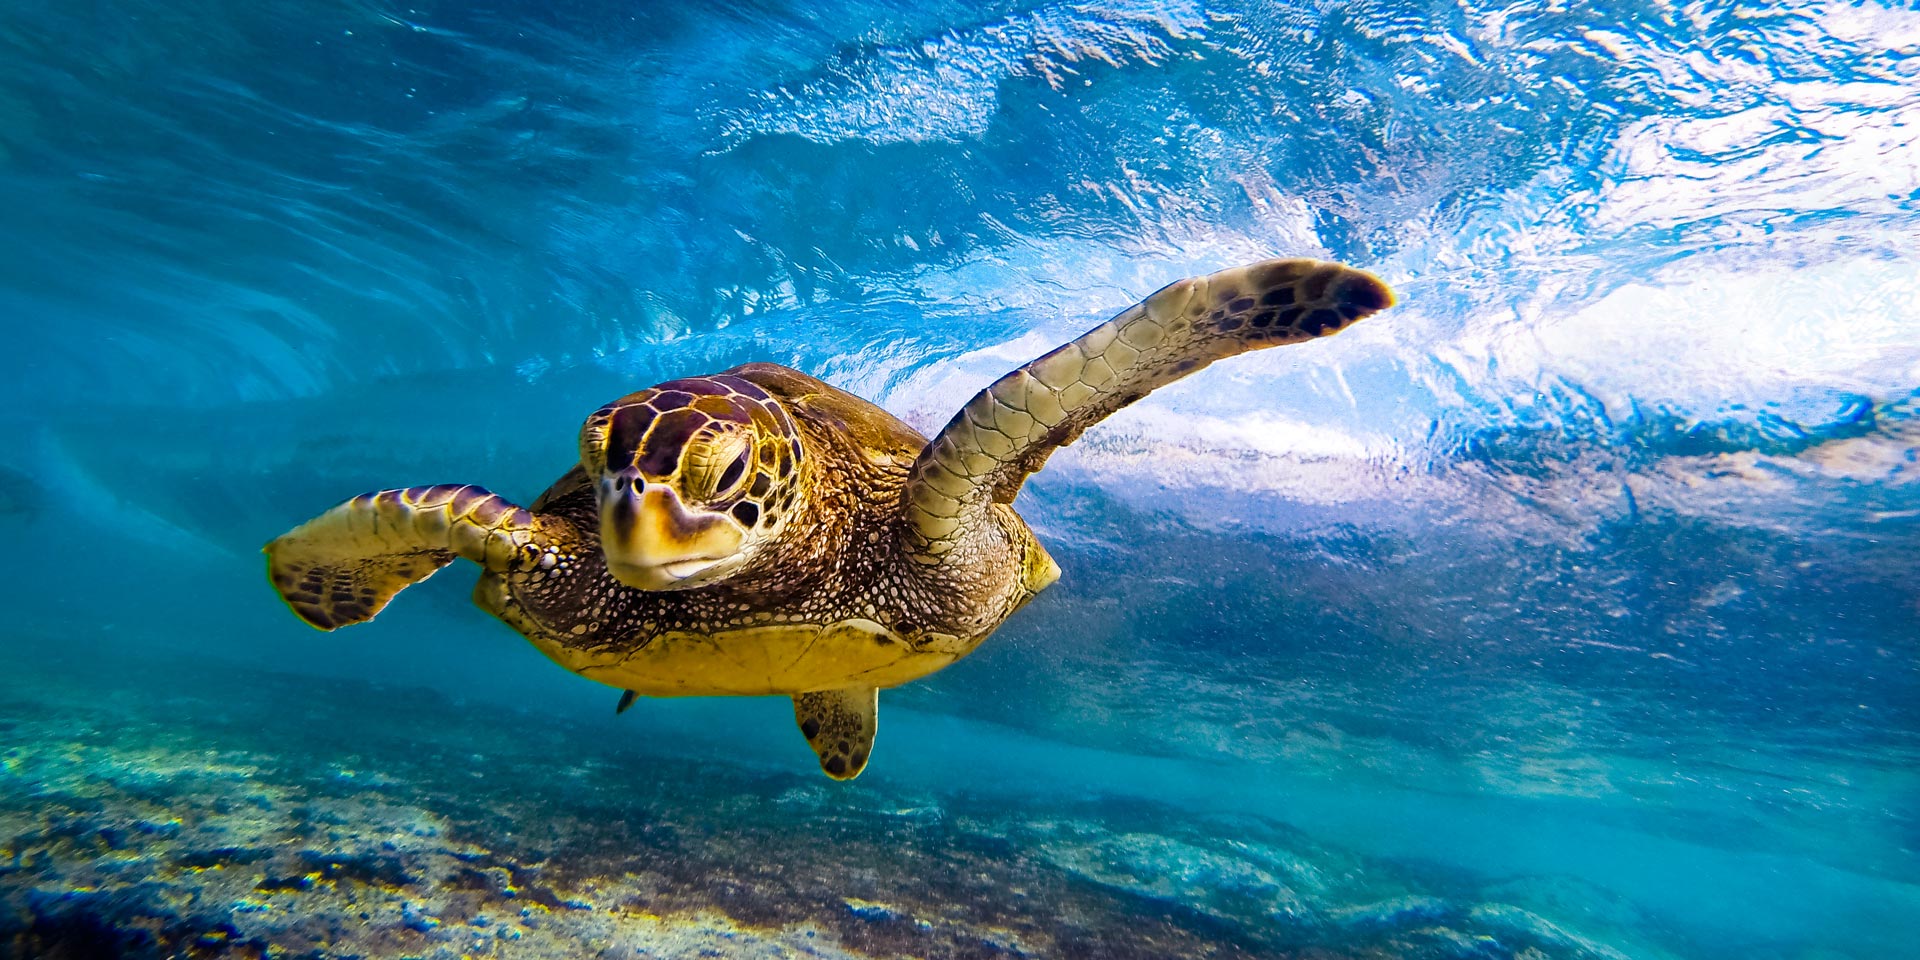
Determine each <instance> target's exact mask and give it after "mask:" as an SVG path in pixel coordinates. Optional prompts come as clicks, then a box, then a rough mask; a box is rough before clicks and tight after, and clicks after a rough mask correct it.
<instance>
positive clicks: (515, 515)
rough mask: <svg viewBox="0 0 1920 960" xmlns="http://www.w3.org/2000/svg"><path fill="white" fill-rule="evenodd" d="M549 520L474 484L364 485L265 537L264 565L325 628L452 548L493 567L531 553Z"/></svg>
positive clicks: (423, 574) (407, 581)
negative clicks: (375, 488)
mask: <svg viewBox="0 0 1920 960" xmlns="http://www.w3.org/2000/svg"><path fill="white" fill-rule="evenodd" d="M556 522H563V521H557V520H555V519H554V518H549V517H544V516H540V515H537V514H534V513H531V512H529V511H527V510H526V509H525V508H523V507H519V506H515V505H514V504H512V503H509V502H508V501H506V500H504V499H502V498H500V497H498V496H495V495H493V494H492V493H489V492H487V491H486V490H484V489H482V488H480V487H475V486H462V485H459V484H442V485H439V486H431V487H407V488H405V489H401V490H381V491H379V492H376V493H364V494H361V495H360V496H357V497H354V498H353V499H351V500H348V501H347V502H345V503H342V504H340V505H339V506H337V507H334V508H333V509H331V510H328V511H327V512H326V513H323V514H321V515H319V516H318V517H315V518H313V519H312V520H309V521H307V522H306V523H303V524H301V525H300V526H298V527H295V528H293V529H292V530H289V531H287V532H286V533H284V534H281V535H280V536H279V537H278V538H276V539H275V540H274V541H273V542H272V543H269V544H267V546H266V551H265V552H266V554H267V575H268V577H269V578H270V579H271V580H272V581H273V587H274V589H275V590H278V591H279V592H280V596H281V598H282V599H284V600H285V601H286V602H287V606H289V607H292V608H293V612H294V613H296V614H298V615H299V616H300V619H302V620H305V621H306V622H308V623H310V624H312V625H313V626H315V627H318V628H320V629H321V630H333V629H335V628H338V627H344V626H347V625H349V624H354V623H360V622H362V621H365V620H371V619H373V616H374V614H376V613H379V612H380V610H381V609H382V608H383V607H385V606H386V605H387V601H389V600H391V599H393V595H394V594H396V593H399V592H400V591H401V590H404V589H406V588H407V587H408V586H409V585H412V584H415V583H418V582H420V581H422V580H425V579H426V578H428V577H430V576H433V574H434V572H435V571H437V570H439V569H440V568H441V567H444V566H446V565H447V564H449V563H452V562H453V561H454V558H456V557H464V558H466V559H468V560H472V561H474V562H475V563H478V564H480V565H481V566H484V567H486V568H487V569H489V570H494V571H498V572H505V571H507V570H508V569H510V568H511V567H512V566H513V565H514V564H516V563H526V562H536V561H537V559H538V557H539V555H540V554H541V552H542V551H543V549H544V546H545V544H546V542H547V541H548V540H549V539H550V537H549V536H548V531H547V529H546V528H547V527H548V526H549V525H550V524H552V523H556Z"/></svg>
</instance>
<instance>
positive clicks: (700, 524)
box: [580, 374, 803, 590]
mask: <svg viewBox="0 0 1920 960" xmlns="http://www.w3.org/2000/svg"><path fill="white" fill-rule="evenodd" d="M802 457H803V452H802V450H801V443H800V434H799V431H798V430H796V429H794V425H793V420H792V419H791V418H789V417H788V416H787V412H786V410H784V409H783V408H782V407H781V406H780V403H779V401H777V400H775V399H773V397H771V396H769V395H768V394H767V392H766V391H764V390H762V389H760V388H759V387H757V386H755V385H754V384H753V383H751V382H749V381H747V380H744V379H741V378H739V377H734V376H728V375H725V374H720V375H716V376H711V377H694V378H691V379H686V380H669V381H667V382H666V383H663V384H660V385H659V386H656V387H651V388H649V389H646V390H642V391H640V392H638V393H632V394H628V395H627V396H624V397H621V398H620V399H618V400H615V401H614V402H612V403H609V404H607V405H606V406H604V407H601V408H600V409H599V410H597V411H594V413H593V415H592V416H590V417H588V418H587V422H586V424H585V425H583V426H582V427H581V428H580V463H581V465H582V466H583V467H584V468H585V469H586V471H587V475H588V476H589V477H591V478H592V479H593V480H594V481H595V486H594V497H595V499H596V501H597V502H598V504H599V507H600V549H601V551H602V552H603V553H605V555H606V560H607V570H608V572H610V573H612V574H613V576H614V578H615V579H617V580H619V581H620V582H621V583H624V584H626V585H627V586H630V587H637V588H639V589H641V590H687V589H691V588H693V587H701V586H706V585H708V584H711V583H715V582H718V581H720V580H724V579H726V578H727V577H730V576H733V575H735V574H738V573H740V572H742V571H743V570H749V569H751V568H752V567H753V565H754V562H755V560H756V559H757V558H759V557H762V556H765V555H767V550H766V548H767V546H768V545H769V544H771V543H773V542H774V541H775V540H776V539H777V538H778V537H779V535H780V533H781V531H782V530H783V529H784V528H785V526H786V523H787V521H788V520H790V519H791V518H792V516H793V514H794V513H795V512H796V509H797V507H798V506H799V504H800V501H801V482H800V478H801V476H802V473H803V470H802V463H801V461H802Z"/></svg>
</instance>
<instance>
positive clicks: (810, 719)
mask: <svg viewBox="0 0 1920 960" xmlns="http://www.w3.org/2000/svg"><path fill="white" fill-rule="evenodd" d="M793 719H794V722H796V723H798V724H799V725H800V735H801V736H803V737H806V738H807V745H808V746H810V747H812V748H813V752H814V753H815V754H818V755H819V757H820V769H821V770H822V771H823V772H825V773H826V775H827V776H829V777H832V778H833V779H835V780H852V779H853V778H854V777H857V776H859V775H860V771H862V770H865V769H866V768H867V757H868V756H869V755H871V754H872V753H873V737H874V734H875V733H877V732H878V731H879V729H880V691H879V690H876V689H874V688H873V687H856V688H849V689H841V690H822V691H820V692H817V693H803V694H800V695H799V696H796V697H794V698H793Z"/></svg>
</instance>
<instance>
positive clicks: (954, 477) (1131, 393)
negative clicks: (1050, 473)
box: [903, 260, 1393, 565]
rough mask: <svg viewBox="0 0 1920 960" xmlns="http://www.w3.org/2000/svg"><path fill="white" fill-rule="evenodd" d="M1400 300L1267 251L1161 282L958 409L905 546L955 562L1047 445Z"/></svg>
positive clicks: (928, 454)
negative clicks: (1172, 388) (1245, 358)
mask: <svg viewBox="0 0 1920 960" xmlns="http://www.w3.org/2000/svg"><path fill="white" fill-rule="evenodd" d="M1392 305H1393V293H1392V291H1391V290H1389V289H1388V288H1387V285H1386V284H1384V283H1382V282H1380V280H1379V279H1378V278H1376V277H1374V276H1372V275H1371V274H1368V273H1364V272H1362V271H1359V270H1355V269H1353V268H1351V267H1347V266H1342V265H1340V264H1337V263H1323V262H1320V261H1317V260H1268V261H1265V262H1262V263H1256V264H1251V265H1249V266H1245V267H1236V268H1233V269H1230V270H1222V271H1220V272H1219V273H1214V274H1210V275H1208V276H1204V277H1194V278H1190V279H1186V280H1181V281H1178V282H1176V283H1173V284H1170V285H1168V286H1166V287H1164V288H1162V289H1161V290H1160V291H1158V292H1156V293H1155V294H1153V295H1152V296H1150V297H1148V298H1147V299H1146V300H1144V301H1142V302H1141V303H1139V304H1136V305H1134V306H1132V307H1129V308H1128V309H1126V310H1125V311H1122V312H1121V313H1120V315H1119V316H1116V317H1114V318H1113V319H1112V320H1109V321H1107V322H1106V323H1103V324H1101V325H1100V326H1098V327H1095V328H1093V329H1092V330H1089V331H1087V333H1086V334H1084V335H1082V336H1081V337H1080V338H1079V339H1077V340H1074V341H1073V342H1071V343H1068V344H1065V345H1063V346H1061V347H1058V348H1056V349H1055V350H1053V351H1051V352H1049V353H1048V354H1046V355H1045V356H1043V357H1041V358H1039V359H1037V360H1035V361H1033V362H1032V363H1029V364H1027V365H1026V366H1023V367H1021V368H1020V369H1018V370H1015V371H1013V372H1012V373H1009V374H1007V375H1006V376H1004V377H1001V378H1000V379H999V380H997V381H995V382H994V384H993V385H992V386H990V387H988V388H987V389H985V390H983V391H981V392H980V393H979V394H977V395H975V396H974V398H973V399H972V400H970V401H968V402H967V405H966V406H964V407H962V408H961V409H960V412H959V413H956V414H954V416H953V419H952V420H950V421H948V423H947V426H946V428H945V429H943V430H941V431H940V433H939V435H937V436H936V437H934V439H933V442H932V443H930V444H928V445H927V448H926V450H925V451H923V452H922V453H921V455H920V457H919V459H918V460H917V461H916V462H915V463H914V466H913V476H912V478H911V479H910V480H909V481H908V484H907V490H906V502H905V503H904V504H903V507H904V513H905V515H906V520H907V523H906V525H905V527H904V532H905V535H906V538H907V542H906V549H907V553H908V555H910V556H912V557H914V558H915V559H916V560H917V561H918V562H920V563H923V564H928V565H937V564H941V563H945V562H947V561H946V560H945V558H946V557H947V556H948V555H949V554H951V553H952V552H954V551H955V550H957V549H964V547H965V546H966V544H967V543H968V542H969V539H970V538H971V537H972V536H973V535H974V533H973V532H974V530H975V529H977V528H978V527H980V526H982V525H984V524H986V523H988V522H989V517H990V516H991V505H992V504H1006V503H1012V502H1013V498H1014V495H1015V494H1017V493H1018V492H1019V491H1020V485H1021V484H1022V483H1024V482H1025V481H1026V478H1027V476H1028V475H1029V474H1032V473H1034V472H1035V471H1037V470H1039V469H1040V467H1041V466H1042V465H1043V464H1045V463H1046V460H1047V457H1048V455H1050V454H1051V453H1053V451H1054V450H1056V449H1058V448H1059V447H1062V446H1065V445H1067V444H1069V443H1072V442H1073V441H1074V439H1075V438H1077V437H1079V436H1080V433H1081V431H1083V430H1085V429H1087V428H1088V427H1090V426H1092V425H1094V424H1096V423H1098V422H1100V421H1101V420H1103V419H1106V417H1108V416H1109V415H1111V414H1113V413H1114V412H1115V411H1117V410H1119V409H1121V408H1122V407H1125V406H1127V405H1128V404H1130V403H1133V402H1134V401H1136V400H1138V399H1140V398H1141V397H1144V396H1146V395H1147V394H1148V393H1149V392H1150V391H1152V390H1154V389H1157V388H1159V387H1163V386H1166V385H1167V384H1169V383H1172V382H1174V381H1175V380H1179V379H1181V378H1182V377H1186V376H1189V375H1191V374H1193V373H1196V372H1198V371H1200V370H1201V369H1203V368H1205V367H1206V366H1207V365H1208V364H1210V363H1212V362H1213V361H1215V360H1220V359H1223V358H1226V357H1231V356H1234V355H1236V354H1241V353H1245V352H1247V351H1249V350H1260V349H1264V348H1267V347H1274V346H1280V345H1283V344H1289V343H1302V342H1305V341H1307V340H1312V339H1314V338H1316V337H1324V336H1331V335H1332V334H1335V333H1338V332H1340V331H1341V330H1343V329H1345V328H1346V327H1347V326H1349V325H1351V324H1352V323H1354V322H1355V321H1357V320H1360V319H1362V318H1364V317H1366V316H1368V315H1369V314H1372V313H1375V312H1378V311H1380V310H1384V309H1386V308H1387V307H1389V306H1392Z"/></svg>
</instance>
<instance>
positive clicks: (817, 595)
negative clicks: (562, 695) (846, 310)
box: [475, 364, 1052, 696]
mask: <svg viewBox="0 0 1920 960" xmlns="http://www.w3.org/2000/svg"><path fill="white" fill-rule="evenodd" d="M720 376H724V377H728V378H736V377H737V378H741V379H746V380H750V381H752V382H754V383H756V384H758V385H759V386H761V387H762V388H764V389H766V390H767V392H768V393H769V394H771V395H772V396H773V397H774V398H776V399H777V400H778V402H779V403H780V404H781V406H782V407H783V408H784V409H785V411H786V413H787V414H788V416H789V417H790V418H791V420H792V422H793V423H794V424H795V426H796V427H797V429H798V433H799V439H800V446H801V448H802V449H803V450H805V451H806V454H805V455H804V456H802V457H800V458H799V465H798V468H797V469H798V471H799V472H798V474H797V476H796V479H795V481H794V482H795V484H796V486H797V488H798V489H801V490H803V491H805V495H804V496H801V497H797V498H794V500H795V502H794V503H793V506H792V508H791V509H793V510H794V511H796V512H795V513H794V515H793V516H792V517H791V518H788V519H787V520H786V524H787V526H786V532H787V533H786V535H783V536H781V537H779V538H778V539H776V540H774V541H772V542H771V543H770V544H769V545H768V548H767V549H768V554H767V555H765V556H763V557H761V558H758V559H757V560H756V562H755V563H754V565H753V567H752V569H751V570H747V571H743V572H742V573H740V574H737V575H735V576H732V577H729V578H728V579H726V580H723V581H721V582H719V583H715V584H713V585H710V586H706V587H699V588H695V589H691V590H677V591H648V590H636V589H633V588H630V587H627V586H624V585H622V584H620V583H619V582H618V581H616V580H614V579H613V578H612V577H611V576H610V575H608V573H607V569H606V562H605V558H604V556H603V555H602V554H601V552H600V549H599V534H598V532H597V522H596V514H595V510H596V505H595V499H594V490H593V485H592V483H591V481H590V480H589V478H588V475H587V472H586V471H585V470H584V469H576V470H574V471H573V472H571V473H569V474H568V475H567V476H566V477H564V478H562V479H561V480H560V481H559V482H558V483H556V484H555V485H554V486H553V487H552V488H550V489H549V490H548V491H547V492H546V493H545V494H543V495H542V496H541V498H540V499H539V500H538V501H536V502H535V503H534V505H533V511H532V512H533V513H534V514H535V515H537V516H541V517H546V518H552V519H556V520H559V521H562V522H564V523H565V524H566V525H567V527H568V528H569V529H570V531H571V536H568V537H560V538H556V539H555V540H554V542H550V543H548V544H546V545H545V546H544V549H543V550H542V552H541V553H540V555H539V556H538V558H537V559H535V560H534V561H533V562H517V563H514V564H512V565H510V566H509V568H508V569H505V570H501V571H494V570H489V571H488V572H487V573H486V574H485V575H484V576H483V577H482V578H481V582H480V585H479V587H478V588H477V589H476V591H475V601H476V602H477V603H479V604H480V606H482V607H483V608H485V609H487V610H489V611H492V612H493V613H495V614H496V615H498V616H499V617H500V618H501V619H502V620H504V621H506V622H507V623H508V624H510V625H512V626H513V627H514V629H516V630H519V631H520V632H521V633H522V634H525V635H526V636H527V637H528V639H530V640H532V641H533V642H534V644H535V645H536V646H538V647H539V648H540V649H541V650H542V651H544V652H545V653H546V654H547V655H548V656H550V657H552V658H553V659H554V660H555V661H557V662H559V663H561V664H562V665H564V666H566V667H568V668H569V669H572V670H574V671H576V672H579V673H581V674H582V675H585V676H587V677H590V678H592V679H595V680H599V681H601V682H603V683H606V684H609V685H611V686H616V687H621V688H623V689H628V690H635V691H638V692H640V693H643V694H648V695H653V696H672V695H689V696H698V695H713V694H794V693H802V692H808V691H814V690H828V689H837V688H842V687H849V686H873V687H891V686H897V685H899V684H901V683H905V682H907V681H908V680H912V679H915V678H917V677H920V676H924V675H926V674H928V673H931V672H933V671H935V670H938V669H940V668H941V667H944V666H946V665H947V664H949V663H952V662H953V661H954V660H956V659H959V658H960V657H962V656H965V655H966V654H967V653H968V652H969V651H971V650H972V649H973V648H974V647H975V646H977V645H978V644H979V643H980V641H981V640H983V639H985V638H986V636H987V634H989V633H991V632H992V630H993V628H995V627H997V626H999V624H1000V623H1001V622H1002V621H1004V620H1005V619H1006V618H1007V617H1008V616H1010V615H1011V614H1012V613H1013V611H1014V610H1015V609H1017V608H1018V607H1019V606H1021V605H1022V604H1024V603H1026V602H1027V601H1028V600H1030V599H1031V598H1032V596H1033V594H1034V593H1035V592H1036V591H1037V589H1038V588H1039V587H1043V586H1044V585H1045V584H1044V583H1037V584H1035V583H1030V580H1031V579H1033V577H1034V575H1035V574H1036V573H1045V572H1046V571H1051V570H1052V565H1051V560H1046V559H1045V554H1044V551H1042V550H1041V548H1040V546H1039V544H1038V542H1037V541H1035V540H1034V538H1033V534H1032V533H1031V532H1030V531H1029V530H1028V529H1027V526H1026V524H1025V522H1023V521H1022V520H1021V519H1020V518H1019V517H1018V516H1017V515H1015V514H1014V512H1013V511H1012V509H1010V508H1006V507H1001V508H1000V509H998V510H996V511H995V517H994V518H993V520H992V521H990V522H989V523H986V524H983V525H982V526H981V528H980V535H979V536H978V537H976V538H975V539H974V540H973V541H972V542H970V544H969V548H968V551H967V555H968V559H969V562H966V563H952V564H947V565H943V566H938V567H928V566H926V565H923V564H917V563H913V562H911V561H909V560H908V559H907V558H906V557H905V556H903V553H902V551H901V549H900V544H901V542H902V540H901V537H902V531H901V529H900V517H899V513H898V511H897V509H893V505H895V504H897V503H899V502H900V500H901V497H902V492H901V491H902V487H903V485H904V483H905V481H906V477H907V472H908V469H909V468H910V466H911V465H912V463H913V460H914V457H915V456H916V455H917V454H918V453H919V451H920V449H922V448H923V447H924V446H925V440H924V439H922V438H921V437H920V436H919V435H918V434H917V433H915V432H914V431H913V430H912V428H910V427H908V426H906V425H905V424H903V423H901V422H900V421H899V420H897V419H895V418H893V417H892V416H891V415H889V414H887V413H886V412H885V411H883V410H881V409H880V408H878V407H876V406H873V405H872V404H870V403H867V402H866V401H864V400H861V399H860V398H858V397H855V396H853V395H851V394H848V393H846V392H844V391H841V390H839V389H837V388H835V387H833V386H830V385H828V384H826V383H823V382H821V381H819V380H815V379H814V378H812V377H809V376H806V375H805V374H801V373H798V372H796V371H793V370H789V369H786V368H784V367H778V366H774V365H772V364H748V365H746V366H744V367H739V368H735V369H734V370H730V371H727V373H726V374H722V375H720ZM823 465H824V466H823ZM802 531H804V533H803V534H802V533H801V532H802ZM1036 566H1037V567H1038V568H1039V569H1038V570H1034V569H1031V568H1034V567H1036ZM1048 579H1050V576H1049V577H1048Z"/></svg>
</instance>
